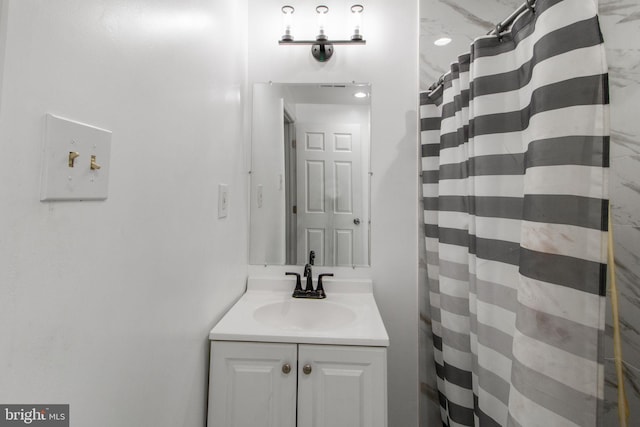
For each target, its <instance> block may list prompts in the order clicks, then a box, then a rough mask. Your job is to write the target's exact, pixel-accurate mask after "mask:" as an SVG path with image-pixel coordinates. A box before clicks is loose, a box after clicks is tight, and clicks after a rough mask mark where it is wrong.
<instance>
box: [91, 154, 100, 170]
mask: <svg viewBox="0 0 640 427" xmlns="http://www.w3.org/2000/svg"><path fill="white" fill-rule="evenodd" d="M100 168H101V166H100V165H99V164H97V163H96V156H91V170H92V171H95V170H98V169H100Z"/></svg>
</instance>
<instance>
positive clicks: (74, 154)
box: [69, 151, 80, 168]
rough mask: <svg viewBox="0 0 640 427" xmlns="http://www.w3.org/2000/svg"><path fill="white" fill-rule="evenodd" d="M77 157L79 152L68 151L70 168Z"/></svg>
mask: <svg viewBox="0 0 640 427" xmlns="http://www.w3.org/2000/svg"><path fill="white" fill-rule="evenodd" d="M78 157H80V153H78V152H77V151H69V167H70V168H72V167H73V163H74V161H75V160H76V159H77V158H78Z"/></svg>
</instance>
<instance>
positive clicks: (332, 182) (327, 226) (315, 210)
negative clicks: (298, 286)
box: [249, 83, 371, 266]
mask: <svg viewBox="0 0 640 427" xmlns="http://www.w3.org/2000/svg"><path fill="white" fill-rule="evenodd" d="M370 92H371V88H370V86H369V85H367V84H276V83H264V84H256V85H254V91H253V120H252V166H251V213H250V215H251V221H250V225H251V229H250V259H249V261H250V263H251V264H272V265H283V264H288V265H294V264H297V265H304V264H305V262H306V258H307V255H308V253H309V251H311V250H313V251H315V253H316V255H317V257H316V265H326V266H368V265H369V236H370V229H369V225H370V221H369V218H370V212H369V211H370V201H369V200H370V198H369V158H370V114H371V113H370V98H371V96H370ZM362 93H365V94H366V96H364V97H362V96H361V95H360V96H359V97H358V96H356V94H362ZM283 181H284V182H283Z"/></svg>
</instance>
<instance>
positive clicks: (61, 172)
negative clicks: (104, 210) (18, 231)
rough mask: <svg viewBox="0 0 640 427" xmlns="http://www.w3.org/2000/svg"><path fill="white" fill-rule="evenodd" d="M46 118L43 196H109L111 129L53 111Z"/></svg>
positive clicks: (58, 197) (61, 198) (71, 197)
mask: <svg viewBox="0 0 640 427" xmlns="http://www.w3.org/2000/svg"><path fill="white" fill-rule="evenodd" d="M45 120H46V123H45V138H44V159H43V163H42V185H41V193H40V200H41V201H55V200H104V199H106V198H107V196H108V184H109V166H110V154H111V132H110V131H108V130H104V129H100V128H97V127H95V126H90V125H87V124H84V123H78V122H75V121H73V120H68V119H64V118H62V117H57V116H54V115H53V114H47V115H46V119H45ZM76 154H77V156H76ZM73 157H75V158H73ZM92 159H93V162H92ZM92 164H93V166H92Z"/></svg>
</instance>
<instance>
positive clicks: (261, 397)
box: [207, 341, 297, 427]
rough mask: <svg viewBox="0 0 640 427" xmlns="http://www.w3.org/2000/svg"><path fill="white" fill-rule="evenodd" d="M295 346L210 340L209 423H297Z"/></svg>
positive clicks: (240, 426)
mask: <svg viewBox="0 0 640 427" xmlns="http://www.w3.org/2000/svg"><path fill="white" fill-rule="evenodd" d="M296 347H297V346H296V344H271V343H250V342H231V341H212V342H211V367H210V373H209V415H208V423H207V425H208V427H295V425H296V419H295V414H296V406H295V405H296V370H297V369H296V367H297V363H296V356H297V348H296ZM286 364H288V365H289V366H290V367H291V370H290V372H287V369H286V368H284V369H283V367H284V366H285V365H286Z"/></svg>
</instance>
